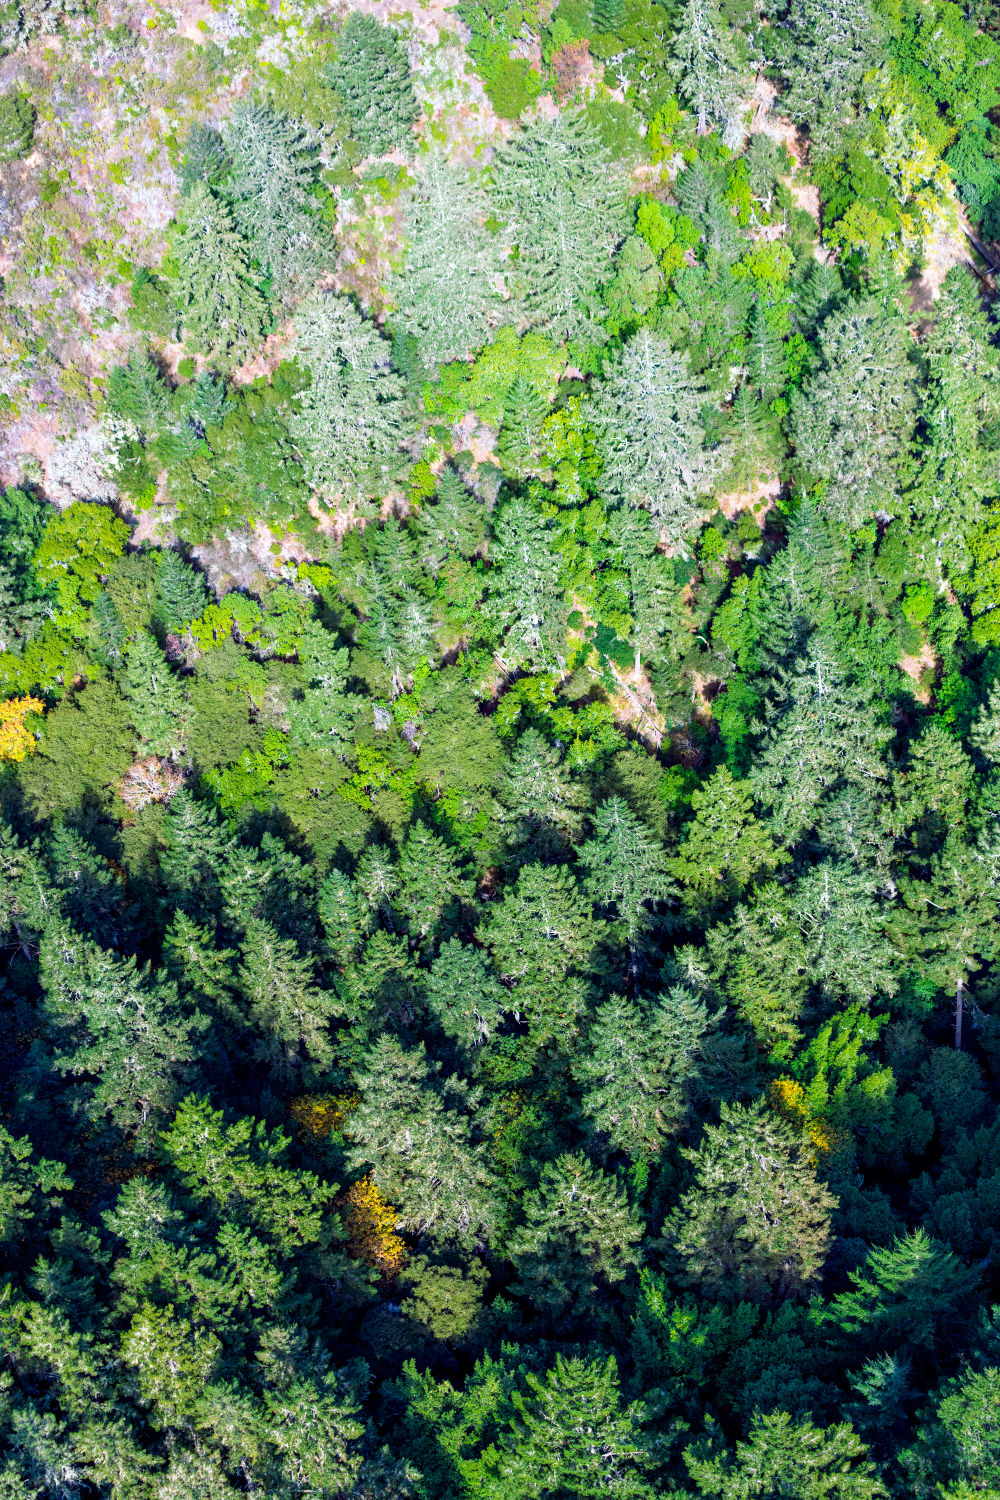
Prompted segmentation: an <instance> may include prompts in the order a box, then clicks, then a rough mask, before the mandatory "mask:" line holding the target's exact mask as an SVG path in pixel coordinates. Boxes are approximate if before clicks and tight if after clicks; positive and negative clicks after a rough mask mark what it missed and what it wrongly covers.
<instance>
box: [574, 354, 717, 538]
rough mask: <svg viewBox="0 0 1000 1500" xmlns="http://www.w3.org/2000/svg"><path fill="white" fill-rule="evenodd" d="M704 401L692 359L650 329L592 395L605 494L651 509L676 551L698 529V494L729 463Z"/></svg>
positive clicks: (705, 394) (615, 364)
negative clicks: (716, 445)
mask: <svg viewBox="0 0 1000 1500" xmlns="http://www.w3.org/2000/svg"><path fill="white" fill-rule="evenodd" d="M706 399H707V393H706V392H705V391H704V389H703V388H702V387H701V386H700V385H699V384H698V382H697V381H696V380H695V378H694V377H693V376H692V374H691V372H690V367H689V361H688V356H687V354H678V353H677V352H676V351H675V350H674V349H673V348H672V347H671V345H670V343H669V341H668V340H667V339H665V338H664V337H663V336H662V335H659V334H656V333H652V332H651V331H650V330H649V329H648V328H641V329H640V330H639V332H638V333H637V334H635V335H634V337H633V338H631V339H630V340H629V341H628V343H627V344H625V345H624V347H623V348H622V350H621V352H620V353H619V354H618V355H617V356H616V358H615V359H614V361H613V362H612V364H611V367H610V369H609V370H608V372H607V373H606V374H605V375H604V377H603V378H602V380H601V381H600V383H599V384H598V387H597V390H596V392H595V395H594V400H593V408H592V414H591V423H592V425H593V427H594V430H595V432H596V434H597V437H598V442H599V445H600V448H601V452H602V456H603V458H604V474H603V476H602V484H603V487H604V489H605V490H606V492H607V493H608V494H609V495H610V496H612V497H613V498H614V499H616V500H620V501H622V502H623V503H624V504H626V505H638V506H643V507H644V508H645V509H646V510H648V511H649V512H650V513H651V514H652V515H653V516H655V517H656V519H657V521H658V522H659V523H660V525H661V527H662V530H663V533H664V535H665V537H666V539H667V541H668V542H669V543H670V545H671V546H672V547H674V548H678V547H683V545H684V541H685V538H686V537H687V536H688V535H689V533H690V532H691V531H693V530H694V529H695V528H696V527H697V526H698V524H699V522H700V519H701V514H702V510H703V505H701V504H699V496H700V495H702V494H704V492H705V490H706V489H707V488H708V486H709V485H710V483H711V481H712V479H713V477H714V476H715V475H716V474H717V473H719V472H720V469H721V467H722V462H723V459H724V457H725V455H724V454H722V453H719V452H715V453H713V452H711V451H710V450H709V449H708V447H707V445H706V442H705V431H704V427H703V426H702V421H701V412H702V408H703V407H704V405H705V402H706Z"/></svg>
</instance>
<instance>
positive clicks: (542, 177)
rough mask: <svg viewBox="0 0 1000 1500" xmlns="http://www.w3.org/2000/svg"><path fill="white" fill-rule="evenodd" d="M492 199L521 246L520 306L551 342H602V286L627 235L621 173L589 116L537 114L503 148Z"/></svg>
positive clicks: (515, 290) (515, 285)
mask: <svg viewBox="0 0 1000 1500" xmlns="http://www.w3.org/2000/svg"><path fill="white" fill-rule="evenodd" d="M492 170H493V184H494V196H495V199H496V204H497V210H498V213H499V215H500V217H502V218H503V219H504V220H505V222H506V226H507V229H506V233H507V236H508V238H509V239H510V240H512V241H513V242H514V243H515V244H516V245H517V252H518V253H517V259H516V262H515V263H514V264H513V265H512V268H511V270H510V273H509V277H508V280H509V283H510V286H511V291H512V295H513V299H514V307H515V309H517V310H518V311H519V312H521V314H522V316H523V317H524V318H525V319H526V321H527V323H528V325H529V326H530V327H532V328H539V329H541V330H542V331H543V332H544V333H547V334H548V335H549V336H550V338H553V339H557V340H563V339H572V338H586V339H589V340H591V341H593V342H603V338H604V335H603V331H602V329H601V328H600V325H599V324H598V322H597V318H598V317H599V314H600V304H599V302H598V299H597V287H598V285H599V283H600V282H602V281H604V280H606V279H607V276H608V272H609V270H610V264H611V255H612V252H613V251H614V249H615V247H616V246H617V243H618V241H619V240H620V239H621V238H622V237H623V235H624V233H625V227H626V224H625V200H624V194H623V192H622V183H621V178H620V173H619V172H618V171H617V170H616V168H615V167H614V166H613V165H612V163H611V162H610V160H609V157H608V153H607V151H606V149H605V147H604V145H603V144H602V142H601V139H600V137H599V136H598V134H597V133H596V131H595V130H594V128H593V127H592V126H591V125H590V123H589V122H588V120H587V118H586V116H585V115H584V114H581V113H579V112H576V111H573V110H568V109H564V110H560V111H558V112H557V113H556V115H555V116H554V117H551V118H550V117H547V116H544V115H539V116H538V117H537V118H536V119H535V120H534V121H533V122H532V123H531V124H530V125H528V126H526V127H525V128H523V129H521V130H518V131H516V132H515V133H514V134H513V135H512V136H511V137H510V139H509V140H508V141H506V142H505V143H504V144H503V145H502V146H501V147H500V148H499V150H498V151H497V155H496V160H495V162H494V164H493V169H492Z"/></svg>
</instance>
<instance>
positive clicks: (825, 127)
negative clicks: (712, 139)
mask: <svg viewBox="0 0 1000 1500" xmlns="http://www.w3.org/2000/svg"><path fill="white" fill-rule="evenodd" d="M883 41H884V24H883V22H882V21H881V19H880V18H879V17H878V16H877V15H876V14H875V11H874V9H873V7H872V6H871V5H870V4H869V0H837V3H836V4H834V5H831V4H828V3H826V0H791V3H790V5H789V6H788V10H787V13H786V15H785V16H784V18H783V19H782V21H781V22H780V23H779V27H778V31H777V47H778V56H779V64H780V67H781V71H782V73H783V74H784V76H785V78H786V80H787V82H788V89H787V92H786V93H785V94H784V95H783V97H782V108H783V109H784V110H785V111H786V112H787V113H788V114H790V115H791V117H792V119H793V120H795V122H796V123H797V124H799V125H804V126H806V127H807V128H808V131H809V139H810V142H811V143H812V146H813V150H814V152H816V153H817V154H818V153H821V152H828V151H830V150H831V148H833V149H836V148H837V147H838V146H839V145H840V143H841V140H842V139H843V134H844V130H845V128H846V127H847V126H848V125H849V123H850V121H851V120H852V119H853V117H854V111H855V106H856V104H857V102H858V94H859V92H860V88H861V80H862V79H863V78H864V76H865V74H866V73H867V72H868V70H869V69H870V68H872V67H874V66H875V65H876V64H877V61H878V59H879V56H880V49H881V46H882V43H883Z"/></svg>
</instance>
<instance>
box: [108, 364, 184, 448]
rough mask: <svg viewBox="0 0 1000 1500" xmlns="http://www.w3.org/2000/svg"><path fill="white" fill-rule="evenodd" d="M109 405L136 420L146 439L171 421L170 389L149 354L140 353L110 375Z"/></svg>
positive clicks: (128, 420) (153, 435)
mask: <svg viewBox="0 0 1000 1500" xmlns="http://www.w3.org/2000/svg"><path fill="white" fill-rule="evenodd" d="M108 405H109V406H110V407H111V409H112V411H114V412H115V413H116V415H118V416H119V417H124V418H125V420H126V421H127V422H133V423H134V424H135V426H136V427H137V428H138V430H139V435H140V437H141V439H142V440H143V441H144V442H151V441H152V440H153V439H154V438H156V437H158V436H159V435H160V433H161V432H162V431H163V430H164V429H165V428H166V427H167V426H168V425H169V423H170V391H169V389H168V387H167V383H166V381H165V380H164V378H163V376H162V374H161V373H160V371H159V369H158V367H157V366H156V365H155V364H154V363H153V361H152V360H151V359H150V358H149V356H148V355H144V354H137V355H133V357H132V358H131V359H130V360H129V362H128V364H127V365H119V366H117V368H115V369H114V370H112V371H111V374H110V375H109V376H108Z"/></svg>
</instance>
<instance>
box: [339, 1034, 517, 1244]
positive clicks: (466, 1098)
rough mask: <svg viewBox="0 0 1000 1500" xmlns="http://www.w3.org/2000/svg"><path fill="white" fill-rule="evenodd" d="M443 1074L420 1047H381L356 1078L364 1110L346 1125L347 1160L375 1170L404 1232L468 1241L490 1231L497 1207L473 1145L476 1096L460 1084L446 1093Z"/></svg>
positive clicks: (451, 1083)
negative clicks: (472, 1116)
mask: <svg viewBox="0 0 1000 1500" xmlns="http://www.w3.org/2000/svg"><path fill="white" fill-rule="evenodd" d="M439 1067H440V1064H431V1063H429V1062H428V1060H427V1058H426V1056H425V1053H424V1048H423V1044H422V1043H421V1044H420V1045H419V1046H418V1047H416V1048H415V1049H409V1050H407V1049H405V1048H403V1047H402V1046H400V1044H399V1042H398V1041H396V1040H395V1038H392V1037H382V1038H381V1039H380V1040H379V1041H378V1042H376V1043H375V1045H374V1046H373V1047H372V1048H371V1050H370V1052H369V1053H368V1054H367V1056H366V1058H365V1059H364V1061H363V1063H362V1065H361V1067H360V1069H359V1070H358V1073H357V1086H358V1089H359V1090H360V1093H361V1103H360V1104H359V1106H358V1108H357V1109H356V1110H354V1111H353V1112H352V1113H351V1115H350V1116H349V1118H348V1121H347V1125H346V1132H347V1135H348V1137H349V1139H350V1140H351V1142H352V1145H351V1146H350V1147H349V1149H348V1153H347V1160H348V1164H349V1165H350V1166H351V1167H352V1169H354V1170H360V1169H362V1168H364V1167H365V1166H369V1165H370V1166H371V1168H372V1175H373V1177H374V1179H375V1182H376V1184H377V1186H378V1187H379V1189H380V1190H381V1192H382V1193H383V1194H384V1196H385V1197H386V1199H387V1200H388V1201H390V1202H392V1203H395V1204H396V1205H397V1207H398V1209H399V1218H400V1223H401V1224H402V1225H404V1226H405V1227H407V1228H411V1229H413V1230H415V1231H417V1232H418V1233H421V1234H423V1233H427V1232H430V1231H435V1232H437V1233H439V1234H445V1235H454V1236H456V1237H459V1238H463V1239H465V1238H467V1237H469V1236H470V1235H474V1234H476V1233H484V1232H488V1231H489V1228H490V1226H491V1225H492V1224H493V1223H494V1222H495V1217H496V1204H495V1202H494V1201H493V1197H492V1190H491V1183H490V1179H489V1176H488V1174H487V1171H486V1168H485V1166H484V1164H483V1160H482V1157H483V1148H482V1146H480V1145H474V1144H473V1142H472V1140H471V1139H470V1129H469V1111H470V1110H471V1109H472V1108H473V1107H474V1105H475V1103H476V1096H475V1095H474V1094H472V1093H470V1092H469V1090H468V1087H467V1085H465V1084H462V1083H460V1082H459V1080H457V1079H449V1080H447V1082H446V1083H445V1084H444V1085H443V1086H442V1085H440V1084H439V1083H438V1081H437V1079H436V1076H435V1074H436V1071H437V1068H439Z"/></svg>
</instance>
